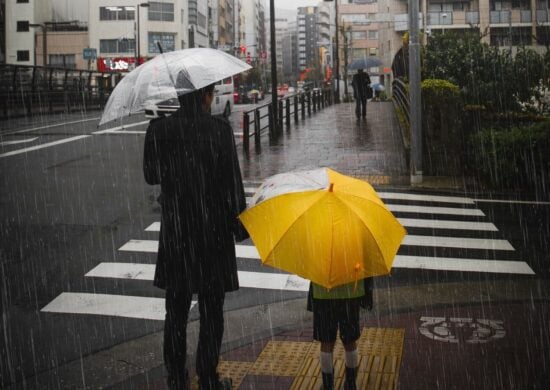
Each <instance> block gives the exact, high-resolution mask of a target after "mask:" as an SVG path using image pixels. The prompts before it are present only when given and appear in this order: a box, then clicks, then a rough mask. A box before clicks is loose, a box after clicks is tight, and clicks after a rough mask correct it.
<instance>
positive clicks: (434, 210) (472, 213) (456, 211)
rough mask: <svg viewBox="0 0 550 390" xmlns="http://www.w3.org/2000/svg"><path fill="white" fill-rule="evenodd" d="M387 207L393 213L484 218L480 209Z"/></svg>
mask: <svg viewBox="0 0 550 390" xmlns="http://www.w3.org/2000/svg"><path fill="white" fill-rule="evenodd" d="M386 207H387V208H388V209H390V210H391V211H397V212H399V211H401V212H404V213H419V214H448V215H462V216H466V215H467V216H479V217H483V216H485V214H483V211H481V210H478V209H468V208H456V207H432V206H414V205H403V204H386Z"/></svg>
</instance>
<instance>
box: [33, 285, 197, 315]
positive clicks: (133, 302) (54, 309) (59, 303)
mask: <svg viewBox="0 0 550 390" xmlns="http://www.w3.org/2000/svg"><path fill="white" fill-rule="evenodd" d="M195 304H196V302H195V301H193V302H192V303H191V307H193V306H194V305H195ZM41 311H43V312H49V313H67V314H95V315H105V316H114V317H126V318H140V319H146V320H158V321H164V317H165V314H166V311H165V306H164V298H152V297H137V296H128V295H112V294H91V293H75V292H64V293H61V294H60V295H59V296H58V297H57V298H55V299H54V300H53V301H51V302H50V303H48V304H47V305H46V306H44V307H43V308H42V310H41Z"/></svg>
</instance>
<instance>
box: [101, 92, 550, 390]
mask: <svg viewBox="0 0 550 390" xmlns="http://www.w3.org/2000/svg"><path fill="white" fill-rule="evenodd" d="M353 110H354V108H353V106H352V105H351V104H340V105H335V106H330V107H327V108H324V109H322V110H321V111H320V112H317V113H316V114H312V116H311V117H307V116H306V118H305V120H303V121H302V120H301V119H300V121H299V123H298V124H297V125H294V124H292V127H291V129H290V131H289V132H287V131H286V129H284V134H283V135H282V137H281V138H280V139H279V140H278V141H277V143H276V144H275V145H269V141H268V140H267V137H264V139H263V140H262V149H261V153H260V154H256V153H255V151H254V145H253V143H252V145H251V149H250V154H249V156H248V157H246V156H245V154H244V153H243V152H242V150H241V149H240V148H241V147H242V146H239V155H240V159H241V170H242V172H243V176H244V179H245V180H248V181H258V182H260V181H261V180H263V179H264V178H266V177H268V176H270V175H273V174H276V173H280V172H285V171H289V170H293V169H310V168H316V167H319V166H330V167H332V168H333V169H335V170H337V171H339V172H341V173H344V174H348V175H352V176H356V177H359V178H363V179H367V180H369V181H370V182H371V183H372V184H373V185H375V186H379V185H391V186H408V185H409V173H408V168H407V165H406V161H405V153H404V149H403V142H402V140H401V134H400V132H399V128H398V126H397V123H396V120H397V119H396V118H395V115H393V107H392V105H391V103H382V102H377V103H369V106H368V113H367V117H368V118H367V122H366V123H365V122H364V121H359V122H358V121H357V120H356V119H355V115H354V111H353ZM430 183H432V184H434V185H437V186H441V185H444V186H447V187H448V188H456V187H459V186H460V185H461V183H460V182H456V181H454V180H452V179H437V180H435V181H431V180H427V183H426V185H428V186H429V185H430ZM438 188H440V187H438ZM379 284H380V285H378V286H377V287H376V289H375V297H374V306H375V307H374V311H373V312H369V313H366V312H364V311H362V326H363V334H362V339H361V341H360V343H359V345H360V347H359V351H360V355H361V363H360V367H361V368H360V375H359V378H358V380H359V382H360V387H359V388H365V389H367V388H368V389H393V388H401V389H433V388H441V389H455V388H456V389H463V388H472V389H478V388H479V389H481V388H483V389H514V388H517V389H527V388H529V389H539V388H541V389H542V388H548V387H545V386H547V385H550V378H549V375H550V374H549V373H548V367H549V362H550V352H549V350H548V347H549V345H550V335H549V334H548V321H549V318H550V309H549V307H548V305H547V302H548V299H549V298H550V292H549V291H550V284H549V283H548V282H547V281H544V280H532V279H524V280H519V281H514V283H513V284H510V282H509V280H506V279H503V280H499V279H497V280H491V281H489V280H484V279H479V280H469V281H464V282H461V283H440V282H439V281H437V280H434V281H433V282H430V281H427V282H426V283H424V284H420V285H414V286H401V287H396V286H391V285H390V284H389V282H387V281H386V282H380V283H379ZM225 320H226V324H225V333H224V341H223V346H222V355H221V360H222V361H221V363H220V366H219V370H220V372H221V373H222V375H225V376H230V377H231V378H232V379H233V384H234V388H235V389H236V388H240V389H267V390H269V389H281V390H282V389H319V386H320V382H319V363H318V354H319V352H318V351H319V346H318V344H315V343H314V342H313V341H312V316H311V313H309V312H307V311H306V300H305V299H295V300H291V301H281V302H277V303H271V304H265V305H261V306H258V307H248V308H242V309H238V310H233V311H228V312H226V313H225ZM197 325H198V323H197V321H195V322H194V323H190V324H189V328H188V329H189V330H188V331H189V334H190V337H189V344H190V345H189V349H188V362H189V365H190V366H193V365H194V359H195V356H194V355H193V354H194V349H195V346H196V345H195V344H196V339H197V335H198V333H197V332H198V326H197ZM536 332H538V333H536ZM147 340H148V342H149V343H150V344H148V345H145V344H144V347H143V348H151V344H153V345H155V347H154V350H153V351H151V354H152V355H155V357H156V358H155V362H156V363H151V364H150V365H149V368H148V369H147V370H146V372H144V373H140V374H137V375H134V374H135V373H134V374H133V376H131V377H129V378H127V379H126V380H123V381H122V382H120V383H118V384H117V385H114V386H112V387H111V388H113V389H164V388H165V382H164V375H165V374H164V367H163V366H162V353H161V349H160V348H161V346H162V345H161V343H162V334H161V333H160V334H154V335H151V337H149V338H147ZM151 340H153V341H154V343H151ZM155 343H156V344H155ZM139 344H140V340H136V348H138V347H139ZM159 344H160V345H159ZM337 345H339V346H338V348H337V350H336V351H335V359H336V376H337V378H338V380H337V384H339V383H341V380H342V373H343V369H342V365H343V352H342V347H341V344H340V343H337ZM119 359H120V358H119ZM155 364H156V365H155ZM191 369H192V368H191ZM194 388H196V383H195V384H194Z"/></svg>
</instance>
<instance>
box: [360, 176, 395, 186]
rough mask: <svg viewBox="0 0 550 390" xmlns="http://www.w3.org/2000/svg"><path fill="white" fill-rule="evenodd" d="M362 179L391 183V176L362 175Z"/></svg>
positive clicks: (373, 182) (376, 182) (375, 182)
mask: <svg viewBox="0 0 550 390" xmlns="http://www.w3.org/2000/svg"><path fill="white" fill-rule="evenodd" d="M361 179H363V180H365V181H367V182H369V183H370V184H390V177H389V176H383V175H367V176H362V177H361Z"/></svg>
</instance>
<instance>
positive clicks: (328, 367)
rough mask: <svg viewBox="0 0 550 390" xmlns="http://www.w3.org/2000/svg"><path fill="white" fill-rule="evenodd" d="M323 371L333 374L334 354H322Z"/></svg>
mask: <svg viewBox="0 0 550 390" xmlns="http://www.w3.org/2000/svg"><path fill="white" fill-rule="evenodd" d="M321 371H322V372H323V373H325V374H332V371H333V369H332V352H321Z"/></svg>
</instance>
